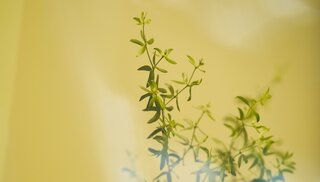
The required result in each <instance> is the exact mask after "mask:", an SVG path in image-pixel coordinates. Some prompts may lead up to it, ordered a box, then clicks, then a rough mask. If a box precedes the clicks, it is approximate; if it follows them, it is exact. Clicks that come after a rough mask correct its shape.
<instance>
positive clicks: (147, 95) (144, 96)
mask: <svg viewBox="0 0 320 182" xmlns="http://www.w3.org/2000/svg"><path fill="white" fill-rule="evenodd" d="M151 96H152V94H151V93H146V94H144V95H142V96H141V97H140V99H139V101H142V100H143V99H145V98H147V97H151Z"/></svg>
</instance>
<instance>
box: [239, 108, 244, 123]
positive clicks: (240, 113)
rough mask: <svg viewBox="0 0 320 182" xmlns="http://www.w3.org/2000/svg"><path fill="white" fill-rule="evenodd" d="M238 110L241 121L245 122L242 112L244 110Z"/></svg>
mask: <svg viewBox="0 0 320 182" xmlns="http://www.w3.org/2000/svg"><path fill="white" fill-rule="evenodd" d="M238 110H239V115H240V117H239V119H240V120H243V119H244V114H243V111H242V109H240V108H239V107H238Z"/></svg>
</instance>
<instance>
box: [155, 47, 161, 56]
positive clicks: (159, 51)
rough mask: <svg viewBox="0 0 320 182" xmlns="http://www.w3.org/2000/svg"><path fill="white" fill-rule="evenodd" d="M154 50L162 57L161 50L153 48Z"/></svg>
mask: <svg viewBox="0 0 320 182" xmlns="http://www.w3.org/2000/svg"><path fill="white" fill-rule="evenodd" d="M154 50H156V51H157V52H158V53H159V54H160V55H162V50H161V49H159V48H154Z"/></svg>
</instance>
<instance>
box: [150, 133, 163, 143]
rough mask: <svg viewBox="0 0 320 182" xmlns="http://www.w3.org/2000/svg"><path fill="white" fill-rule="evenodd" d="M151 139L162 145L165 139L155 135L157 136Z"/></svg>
mask: <svg viewBox="0 0 320 182" xmlns="http://www.w3.org/2000/svg"><path fill="white" fill-rule="evenodd" d="M153 139H154V140H156V141H157V142H159V143H161V144H164V142H165V138H164V137H163V136H159V135H157V136H155V137H153Z"/></svg>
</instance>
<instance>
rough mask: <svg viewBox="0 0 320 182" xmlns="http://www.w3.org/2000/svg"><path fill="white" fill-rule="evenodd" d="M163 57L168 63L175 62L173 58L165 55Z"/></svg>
mask: <svg viewBox="0 0 320 182" xmlns="http://www.w3.org/2000/svg"><path fill="white" fill-rule="evenodd" d="M164 59H165V60H166V61H168V62H169V63H171V64H177V62H175V61H174V60H172V59H170V58H168V57H167V56H165V57H164Z"/></svg>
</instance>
